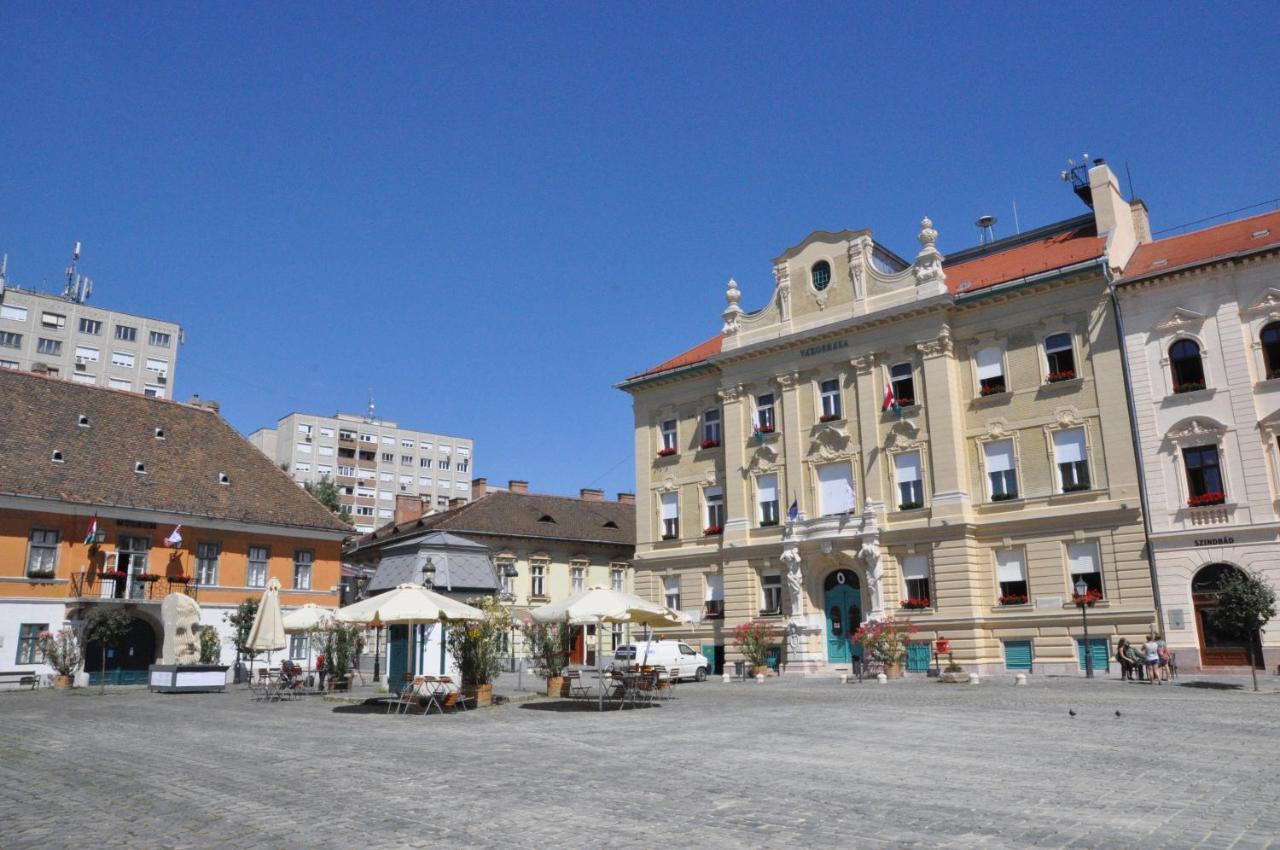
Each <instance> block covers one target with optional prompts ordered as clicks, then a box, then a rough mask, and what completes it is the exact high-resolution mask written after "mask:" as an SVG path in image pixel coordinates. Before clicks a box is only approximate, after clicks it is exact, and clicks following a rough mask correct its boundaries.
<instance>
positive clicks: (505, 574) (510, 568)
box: [497, 558, 517, 597]
mask: <svg viewBox="0 0 1280 850" xmlns="http://www.w3.org/2000/svg"><path fill="white" fill-rule="evenodd" d="M497 567H498V579H499V580H500V581H501V582H502V595H503V596H508V597H510V596H515V595H516V575H517V573H516V560H515V558H498V559H497Z"/></svg>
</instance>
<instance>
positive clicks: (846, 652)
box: [822, 570, 862, 664]
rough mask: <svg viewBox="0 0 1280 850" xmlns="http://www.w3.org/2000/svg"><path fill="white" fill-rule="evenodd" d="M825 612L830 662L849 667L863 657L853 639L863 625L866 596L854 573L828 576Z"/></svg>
mask: <svg viewBox="0 0 1280 850" xmlns="http://www.w3.org/2000/svg"><path fill="white" fill-rule="evenodd" d="M824 588H825V589H824V592H823V597H822V609H823V613H824V614H825V616H826V619H827V661H828V662H830V663H832V664H848V663H850V662H851V661H852V660H853V658H854V656H855V655H859V656H860V655H861V654H862V653H861V651H860V650H855V649H854V648H853V647H852V646H850V644H849V636H850V635H852V634H853V633H854V632H856V631H857V630H858V626H859V625H860V624H861V623H862V593H861V592H860V591H859V590H858V578H857V576H856V575H854V574H853V572H851V571H850V570H837V571H836V572H834V573H832V574H831V575H830V576H828V577H827V581H826V583H825V585H824Z"/></svg>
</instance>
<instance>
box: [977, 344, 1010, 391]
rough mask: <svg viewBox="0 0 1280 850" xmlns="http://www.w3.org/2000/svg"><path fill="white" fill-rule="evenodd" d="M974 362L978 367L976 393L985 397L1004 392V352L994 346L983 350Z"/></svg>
mask: <svg viewBox="0 0 1280 850" xmlns="http://www.w3.org/2000/svg"><path fill="white" fill-rule="evenodd" d="M974 361H975V362H976V363H977V367H978V393H979V394H980V395H984V396H987V395H997V394H999V393H1002V392H1004V390H1005V382H1004V351H1003V350H1002V349H1000V348H997V347H996V346H991V347H990V348H984V349H982V350H981V351H979V352H978V354H977V356H976V357H975V358H974Z"/></svg>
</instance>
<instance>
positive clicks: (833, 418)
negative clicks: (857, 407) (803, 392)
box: [818, 413, 840, 422]
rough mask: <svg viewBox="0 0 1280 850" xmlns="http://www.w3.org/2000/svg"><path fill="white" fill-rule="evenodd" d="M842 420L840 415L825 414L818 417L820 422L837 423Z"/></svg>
mask: <svg viewBox="0 0 1280 850" xmlns="http://www.w3.org/2000/svg"><path fill="white" fill-rule="evenodd" d="M839 418H840V414H839V413H824V414H822V415H821V416H819V417H818V421H819V422H835V421H836V420H837V419H839Z"/></svg>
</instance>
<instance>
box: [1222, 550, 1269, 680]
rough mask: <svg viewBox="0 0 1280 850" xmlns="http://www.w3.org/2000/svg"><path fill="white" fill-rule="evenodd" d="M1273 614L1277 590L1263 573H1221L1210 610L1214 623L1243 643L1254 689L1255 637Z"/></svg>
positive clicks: (1255, 675) (1255, 677) (1255, 673)
mask: <svg viewBox="0 0 1280 850" xmlns="http://www.w3.org/2000/svg"><path fill="white" fill-rule="evenodd" d="M1275 615H1276V592H1275V589H1274V588H1272V587H1271V585H1269V584H1267V582H1266V581H1265V580H1264V579H1263V578H1262V576H1260V575H1259V574H1258V573H1256V572H1252V571H1250V572H1242V571H1240V570H1231V571H1230V572H1228V573H1227V574H1226V575H1224V576H1223V578H1222V582H1221V583H1220V584H1219V585H1218V607H1217V609H1216V610H1215V611H1214V612H1213V624H1214V626H1216V627H1217V628H1218V629H1220V630H1221V631H1222V632H1224V633H1225V634H1228V635H1230V636H1231V637H1233V638H1235V639H1236V640H1238V641H1240V642H1241V643H1243V644H1244V645H1245V652H1246V653H1248V657H1249V672H1250V673H1252V674H1253V689H1254V690H1255V691H1256V690H1257V689H1258V664H1259V663H1260V662H1261V661H1262V659H1261V658H1254V654H1253V647H1254V637H1255V636H1256V635H1257V634H1258V633H1259V632H1261V631H1263V630H1264V629H1265V627H1266V625H1267V623H1268V622H1269V621H1270V620H1271V618H1272V617H1274V616H1275Z"/></svg>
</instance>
